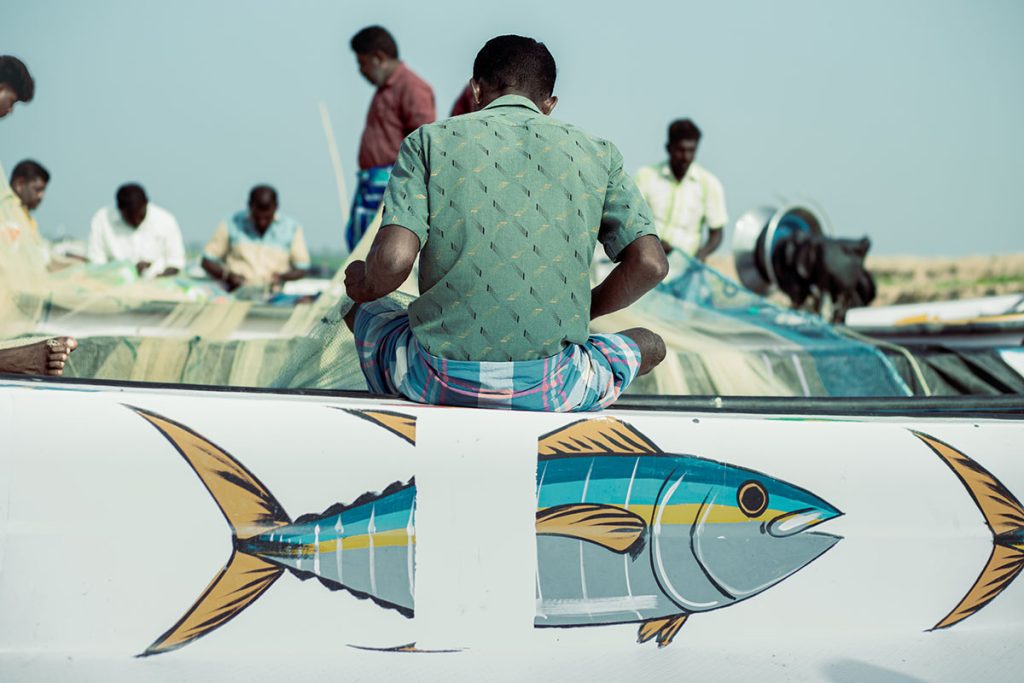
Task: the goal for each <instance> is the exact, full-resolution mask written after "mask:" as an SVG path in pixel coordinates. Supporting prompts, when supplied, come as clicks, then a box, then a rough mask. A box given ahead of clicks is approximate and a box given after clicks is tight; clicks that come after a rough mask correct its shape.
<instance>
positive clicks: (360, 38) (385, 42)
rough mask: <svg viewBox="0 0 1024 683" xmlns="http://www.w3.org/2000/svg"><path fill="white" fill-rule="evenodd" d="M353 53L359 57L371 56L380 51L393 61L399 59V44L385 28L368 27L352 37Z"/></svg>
mask: <svg viewBox="0 0 1024 683" xmlns="http://www.w3.org/2000/svg"><path fill="white" fill-rule="evenodd" d="M350 44H351V45H352V51H353V52H355V53H356V54H357V55H370V54H373V53H374V52H376V51H377V50H380V51H381V52H383V53H384V54H386V55H387V56H388V57H391V58H392V59H398V43H396V42H395V39H394V37H393V36H392V35H391V34H390V33H388V30H387V29H386V28H384V27H383V26H367V27H366V28H364V29H363V30H362V31H360V32H359V33H357V34H355V35H354V36H352V40H351V42H350Z"/></svg>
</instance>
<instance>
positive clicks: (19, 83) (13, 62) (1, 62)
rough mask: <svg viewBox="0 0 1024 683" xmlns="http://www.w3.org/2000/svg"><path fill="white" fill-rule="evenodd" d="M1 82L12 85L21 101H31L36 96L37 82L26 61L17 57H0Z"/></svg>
mask: <svg viewBox="0 0 1024 683" xmlns="http://www.w3.org/2000/svg"><path fill="white" fill-rule="evenodd" d="M0 83H6V84H7V85H9V86H11V89H12V90H14V92H15V93H17V94H18V100H19V101H21V102H31V101H32V98H33V97H35V94H36V82H35V81H33V80H32V76H31V75H30V74H29V72H28V67H27V66H25V63H24V62H23V61H21V60H20V59H18V58H17V57H12V56H10V55H3V56H2V57H0Z"/></svg>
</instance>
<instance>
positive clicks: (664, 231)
mask: <svg viewBox="0 0 1024 683" xmlns="http://www.w3.org/2000/svg"><path fill="white" fill-rule="evenodd" d="M700 135H701V133H700V128H698V127H697V125H696V124H695V123H694V122H693V121H691V120H690V119H680V120H678V121H673V122H672V124H671V125H669V127H668V144H667V145H665V149H666V150H667V151H668V161H667V162H665V163H662V164H656V165H654V166H645V167H644V168H641V169H640V170H639V171H637V172H636V184H637V187H639V188H640V192H641V193H642V194H643V196H644V199H646V200H647V203H648V204H649V205H650V207H651V213H653V214H654V223H655V225H656V226H657V229H658V236H659V237H660V238H661V242H662V245H663V246H664V248H665V252H666V253H667V252H670V251H672V250H673V249H678V250H680V251H682V252H683V253H685V254H686V255H687V256H692V257H694V258H695V259H697V260H698V261H703V260H704V259H706V258H707V257H708V256H710V255H711V253H712V252H713V251H714V250H715V249H717V248H718V246H719V245H720V244H721V243H722V231H723V228H725V223H726V221H727V220H728V219H727V216H726V213H725V193H724V192H723V191H722V183H720V182H719V180H718V178H716V177H715V176H713V175H712V174H711V173H710V172H709V171H707V170H706V169H705V168H704V167H703V166H701V165H700V164H698V163H697V162H696V161H694V159H695V158H696V157H697V145H698V144H700ZM705 225H706V226H707V228H708V239H707V242H705V243H704V244H701V240H702V238H703V236H702V234H701V232H702V229H703V226H705Z"/></svg>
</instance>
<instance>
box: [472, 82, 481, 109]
mask: <svg viewBox="0 0 1024 683" xmlns="http://www.w3.org/2000/svg"><path fill="white" fill-rule="evenodd" d="M469 90H470V92H472V93H473V102H474V103H476V105H477V106H478V107H479V106H480V84H479V83H477V82H476V79H475V78H471V79H469Z"/></svg>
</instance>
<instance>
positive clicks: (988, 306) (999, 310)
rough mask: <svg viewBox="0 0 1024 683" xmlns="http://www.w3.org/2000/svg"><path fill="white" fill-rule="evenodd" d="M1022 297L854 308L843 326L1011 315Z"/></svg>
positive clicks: (1014, 295)
mask: <svg viewBox="0 0 1024 683" xmlns="http://www.w3.org/2000/svg"><path fill="white" fill-rule="evenodd" d="M1022 298H1024V294H1008V295H1004V296H989V297H982V298H979V299H961V300H956V301H930V302H924V303H917V304H898V305H894V306H868V307H865V308H854V309H851V310H850V312H849V313H847V314H846V324H847V325H849V326H850V327H855V328H856V327H882V326H888V325H896V324H897V323H898V322H899V321H901V320H904V319H906V318H911V317H917V316H927V317H928V319H929V321H931V322H936V323H942V322H949V321H955V320H964V319H968V318H976V317H979V316H984V315H1001V314H1003V313H1012V312H1014V310H1015V307H1016V306H1019V305H1020V303H1021V300H1022Z"/></svg>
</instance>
